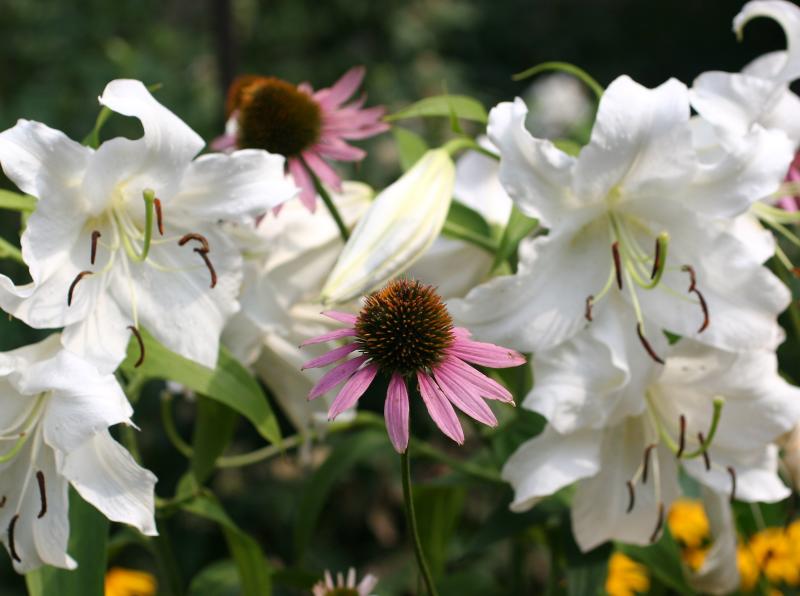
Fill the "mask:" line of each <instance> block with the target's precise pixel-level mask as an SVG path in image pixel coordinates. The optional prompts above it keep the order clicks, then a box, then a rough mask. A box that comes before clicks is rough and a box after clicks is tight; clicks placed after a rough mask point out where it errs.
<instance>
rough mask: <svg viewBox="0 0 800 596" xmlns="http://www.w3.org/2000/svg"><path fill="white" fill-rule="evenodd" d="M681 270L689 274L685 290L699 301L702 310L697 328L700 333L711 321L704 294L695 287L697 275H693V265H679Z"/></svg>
mask: <svg viewBox="0 0 800 596" xmlns="http://www.w3.org/2000/svg"><path fill="white" fill-rule="evenodd" d="M681 271H684V272H686V273H688V274H689V289H688V290H686V291H687V292H689V293H690V294H692V293H693V294H695V295H696V296H697V299H698V300H699V301H700V308H701V310H702V311H703V324H702V325H700V328H699V329H698V330H697V332H698V333H702V332H703V331H705V330H706V329H707V328H708V324H709V323H710V322H711V320H710V317H709V314H708V304H707V303H706V299H705V296H703V294H702V292H700V290H698V289H697V276H696V275H695V271H694V267H692V266H691V265H683V266H682V267H681Z"/></svg>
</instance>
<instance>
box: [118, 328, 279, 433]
mask: <svg viewBox="0 0 800 596" xmlns="http://www.w3.org/2000/svg"><path fill="white" fill-rule="evenodd" d="M142 340H143V341H144V346H145V359H144V362H143V363H142V365H141V366H140V367H139V368H135V367H134V366H133V365H134V363H135V362H136V360H137V359H138V358H139V346H138V344H137V343H136V342H135V341H131V343H130V344H129V345H128V357H127V358H126V359H125V361H124V362H123V363H122V370H123V371H124V372H125V373H126V375H130V374H135V373H138V374H140V375H141V376H142V377H144V378H145V379H169V380H171V381H175V382H177V383H181V384H182V385H185V386H186V387H188V388H189V389H191V390H192V391H195V392H196V393H199V394H201V395H204V396H206V397H209V398H211V399H214V400H216V401H218V402H220V403H222V404H225V405H226V406H228V407H229V408H231V409H232V410H234V411H236V412H238V413H239V414H241V415H242V416H244V417H245V418H247V419H248V420H249V421H250V422H251V423H252V424H253V426H255V427H256V430H257V431H258V432H259V434H260V435H261V436H262V437H264V438H265V439H266V440H267V441H269V442H270V443H279V442H280V440H281V434H280V429H279V428H278V420H277V419H276V418H275V414H274V412H273V411H272V408H271V407H270V405H269V401H267V396H266V395H265V394H264V391H263V390H262V389H261V386H260V385H259V384H258V382H257V381H256V380H255V379H254V378H253V377H252V376H251V375H250V373H249V372H248V371H247V369H246V368H244V366H242V365H241V364H240V363H239V361H238V360H236V358H234V357H233V356H232V355H231V354H230V353H229V352H228V351H227V350H226V349H225V348H224V347H220V352H219V361H218V362H217V368H216V369H215V370H211V369H209V368H206V367H205V366H201V365H200V364H197V363H196V362H192V361H191V360H187V359H186V358H183V357H182V356H178V355H177V354H175V353H173V352H170V351H169V350H168V349H167V348H165V347H164V346H162V345H161V344H160V343H158V342H157V341H156V340H155V339H154V338H153V337H152V336H151V335H150V334H149V333H147V331H142Z"/></svg>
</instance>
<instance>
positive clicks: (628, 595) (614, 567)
mask: <svg viewBox="0 0 800 596" xmlns="http://www.w3.org/2000/svg"><path fill="white" fill-rule="evenodd" d="M649 589H650V576H649V575H648V573H647V567H645V566H644V565H640V564H639V563H637V562H636V561H634V560H633V559H631V558H629V557H626V556H625V555H623V554H622V553H614V554H613V555H611V559H609V561H608V577H606V592H607V593H608V595H609V596H633V595H634V594H645V593H646V592H647V591H648V590H649Z"/></svg>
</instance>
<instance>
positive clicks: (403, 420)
mask: <svg viewBox="0 0 800 596" xmlns="http://www.w3.org/2000/svg"><path fill="white" fill-rule="evenodd" d="M383 415H384V418H385V419H386V430H387V432H388V433H389V440H390V441H391V442H392V445H394V448H395V450H396V451H397V452H398V453H405V450H406V449H407V448H408V387H406V382H405V380H404V379H403V377H402V376H401V375H399V374H397V373H394V374H393V375H392V378H391V380H390V381H389V390H388V391H387V392H386V401H385V402H384V405H383Z"/></svg>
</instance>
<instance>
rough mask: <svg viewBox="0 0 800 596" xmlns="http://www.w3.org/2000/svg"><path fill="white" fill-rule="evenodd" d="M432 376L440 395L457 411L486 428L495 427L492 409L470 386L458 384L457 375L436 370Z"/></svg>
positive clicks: (439, 369)
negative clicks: (442, 394)
mask: <svg viewBox="0 0 800 596" xmlns="http://www.w3.org/2000/svg"><path fill="white" fill-rule="evenodd" d="M433 375H434V378H435V379H436V382H437V383H438V384H439V387H440V388H441V390H442V393H444V395H445V397H446V398H447V399H449V400H450V401H451V402H452V403H453V404H454V405H455V406H456V407H457V408H458V409H459V410H461V411H462V412H464V413H465V414H466V415H467V416H469V417H470V418H473V419H475V420H477V421H478V422H483V423H484V424H486V425H488V426H497V418H495V415H494V413H493V412H492V409H491V408H490V407H489V406H487V405H486V402H485V401H483V400H482V399H481V398H480V397H479V396H478V394H477V393H475V392H474V391H473V388H472V386H471V385H469V384H468V383H460V382H459V381H460V378H459V376H458V374H456V375H453V374H452V373H450V372H449V371H447V370H442V369H441V368H436V369H434V370H433Z"/></svg>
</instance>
